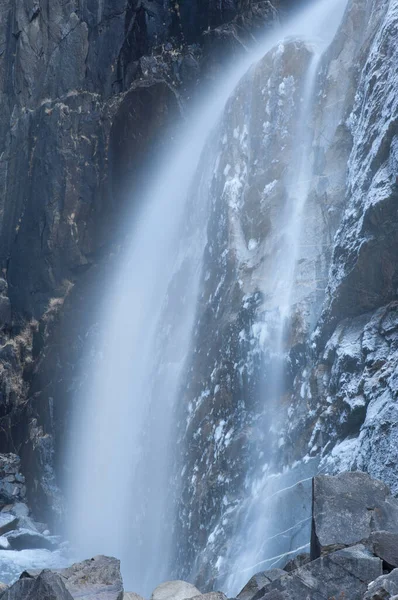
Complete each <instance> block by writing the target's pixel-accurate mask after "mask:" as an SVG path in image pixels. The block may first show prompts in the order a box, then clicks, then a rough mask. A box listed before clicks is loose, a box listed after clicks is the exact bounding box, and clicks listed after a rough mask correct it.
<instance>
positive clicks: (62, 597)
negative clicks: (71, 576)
mask: <svg viewBox="0 0 398 600" xmlns="http://www.w3.org/2000/svg"><path fill="white" fill-rule="evenodd" d="M0 599H1V600H73V598H72V596H71V595H70V593H69V592H68V590H67V589H66V587H65V584H64V582H63V581H62V578H61V577H60V576H59V575H57V574H56V573H53V572H52V571H42V572H41V573H40V575H39V576H38V577H37V578H36V579H26V578H25V579H20V580H19V581H17V582H16V583H14V585H12V586H11V587H10V588H8V589H7V590H6V591H5V592H4V593H3V594H2V595H1V596H0Z"/></svg>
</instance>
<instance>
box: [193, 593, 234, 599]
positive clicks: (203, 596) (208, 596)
mask: <svg viewBox="0 0 398 600" xmlns="http://www.w3.org/2000/svg"><path fill="white" fill-rule="evenodd" d="M191 600H227V597H226V595H225V594H223V593H222V592H208V593H207V594H200V595H199V596H193V598H191Z"/></svg>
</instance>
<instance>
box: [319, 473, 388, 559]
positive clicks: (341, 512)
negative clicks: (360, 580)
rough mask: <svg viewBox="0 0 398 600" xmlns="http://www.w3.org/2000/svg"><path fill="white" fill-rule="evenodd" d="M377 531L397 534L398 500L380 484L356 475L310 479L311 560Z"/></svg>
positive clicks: (344, 474)
mask: <svg viewBox="0 0 398 600" xmlns="http://www.w3.org/2000/svg"><path fill="white" fill-rule="evenodd" d="M381 529H386V530H387V531H390V532H397V533H398V500H397V499H395V498H394V497H393V496H391V494H390V491H389V488H388V487H387V486H386V485H385V484H384V483H382V482H381V481H376V480H373V479H371V478H370V477H369V475H367V474H366V473H360V472H356V473H351V472H346V473H341V474H340V475H337V476H335V477H329V476H324V475H320V476H318V477H315V478H314V481H313V512H312V539H311V558H312V559H314V558H317V557H319V556H321V555H324V554H327V553H329V552H332V551H333V550H335V549H338V548H342V547H344V546H350V545H354V544H357V543H358V542H361V541H362V540H368V539H369V538H370V535H371V533H372V531H377V530H381Z"/></svg>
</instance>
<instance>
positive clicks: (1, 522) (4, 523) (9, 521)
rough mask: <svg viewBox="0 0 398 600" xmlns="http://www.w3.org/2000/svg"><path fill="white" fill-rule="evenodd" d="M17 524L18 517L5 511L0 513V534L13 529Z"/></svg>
mask: <svg viewBox="0 0 398 600" xmlns="http://www.w3.org/2000/svg"><path fill="white" fill-rule="evenodd" d="M17 526H18V518H17V517H15V516H14V515H10V514H7V513H0V536H2V535H4V534H5V533H8V532H9V531H13V529H16V527H17Z"/></svg>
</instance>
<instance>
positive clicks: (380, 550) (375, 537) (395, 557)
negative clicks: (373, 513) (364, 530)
mask: <svg viewBox="0 0 398 600" xmlns="http://www.w3.org/2000/svg"><path fill="white" fill-rule="evenodd" d="M370 543H371V547H372V550H373V554H375V555H376V556H378V557H379V558H381V559H382V560H383V561H384V562H385V563H387V564H388V565H389V567H391V568H396V567H398V533H391V532H390V531H374V532H372V533H371V534H370Z"/></svg>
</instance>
